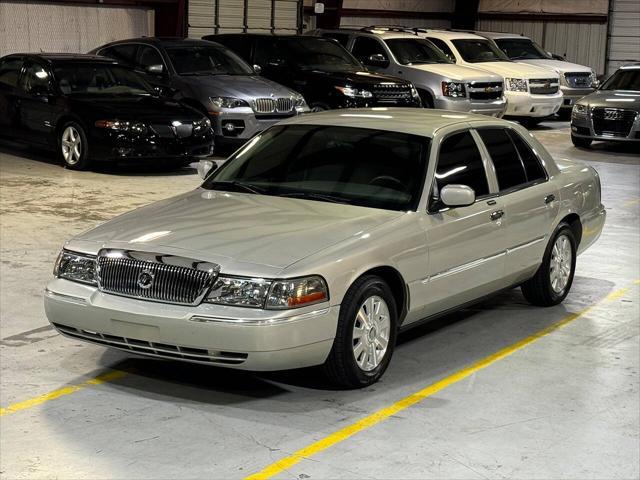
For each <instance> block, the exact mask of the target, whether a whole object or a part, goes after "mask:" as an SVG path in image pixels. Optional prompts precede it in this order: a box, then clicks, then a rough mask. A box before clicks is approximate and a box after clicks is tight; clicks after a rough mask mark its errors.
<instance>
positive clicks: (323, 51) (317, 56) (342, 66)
mask: <svg viewBox="0 0 640 480" xmlns="http://www.w3.org/2000/svg"><path fill="white" fill-rule="evenodd" d="M275 50H276V52H278V53H279V54H282V55H285V56H286V60H287V62H288V63H289V65H291V66H297V67H299V68H302V69H303V70H325V71H341V70H365V68H364V67H363V66H362V64H361V63H360V62H359V61H358V60H357V59H356V58H355V57H354V56H353V55H351V54H350V53H349V52H348V51H347V50H345V49H344V48H343V47H342V46H340V45H338V44H337V43H336V42H334V41H332V40H329V39H326V38H319V37H306V38H289V39H278V41H277V42H276V46H275Z"/></svg>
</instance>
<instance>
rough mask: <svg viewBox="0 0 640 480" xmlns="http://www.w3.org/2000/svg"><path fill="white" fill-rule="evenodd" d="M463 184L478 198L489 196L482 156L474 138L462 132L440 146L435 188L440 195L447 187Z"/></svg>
mask: <svg viewBox="0 0 640 480" xmlns="http://www.w3.org/2000/svg"><path fill="white" fill-rule="evenodd" d="M451 184H461V185H467V186H468V187H471V188H473V190H474V191H475V192H476V197H481V196H482V195H488V194H489V184H488V182H487V175H486V173H485V170H484V165H483V163H482V156H481V155H480V151H479V150H478V146H477V145H476V142H475V140H474V139H473V136H472V135H471V133H469V132H461V133H456V134H454V135H451V136H449V137H447V138H445V139H444V140H443V142H442V145H441V146H440V154H439V155H438V167H437V168H436V173H435V182H434V186H435V187H436V188H437V191H435V192H433V193H434V196H437V195H439V192H440V190H442V188H443V187H445V186H446V185H451Z"/></svg>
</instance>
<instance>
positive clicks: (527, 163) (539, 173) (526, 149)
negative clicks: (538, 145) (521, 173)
mask: <svg viewBox="0 0 640 480" xmlns="http://www.w3.org/2000/svg"><path fill="white" fill-rule="evenodd" d="M508 132H509V136H510V137H511V140H513V143H514V144H515V146H516V148H517V149H518V153H519V154H520V160H522V163H523V165H524V169H525V172H526V173H527V182H535V181H537V180H543V179H546V178H547V174H546V172H545V171H544V168H543V167H542V165H541V164H540V160H539V159H538V156H537V155H536V154H535V153H534V152H533V150H532V149H531V147H530V146H529V144H528V143H527V142H525V141H524V140H523V139H522V137H521V136H520V134H518V133H517V132H514V131H513V130H508Z"/></svg>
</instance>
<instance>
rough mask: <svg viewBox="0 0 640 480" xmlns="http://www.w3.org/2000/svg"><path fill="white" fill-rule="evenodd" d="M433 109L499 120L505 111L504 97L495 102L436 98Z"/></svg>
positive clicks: (505, 102)
mask: <svg viewBox="0 0 640 480" xmlns="http://www.w3.org/2000/svg"><path fill="white" fill-rule="evenodd" d="M434 107H435V108H438V109H441V110H453V111H455V112H467V113H479V114H482V115H489V116H492V117H497V118H500V117H502V115H504V112H505V110H506V109H507V101H506V100H505V98H504V97H502V98H499V99H497V100H472V99H470V98H451V97H442V96H440V97H436V99H435V100H434Z"/></svg>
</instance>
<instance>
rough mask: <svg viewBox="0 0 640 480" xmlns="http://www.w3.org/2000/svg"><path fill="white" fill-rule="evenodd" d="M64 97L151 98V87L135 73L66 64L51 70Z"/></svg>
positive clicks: (101, 65) (107, 66)
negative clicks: (135, 96) (146, 96)
mask: <svg viewBox="0 0 640 480" xmlns="http://www.w3.org/2000/svg"><path fill="white" fill-rule="evenodd" d="M54 75H55V78H56V80H57V81H58V86H59V87H60V90H62V93H64V94H65V95H78V94H80V95H81V94H85V95H151V94H152V89H151V87H150V86H149V85H148V84H147V83H146V82H145V81H144V80H142V78H140V77H139V76H138V75H137V74H136V73H135V72H133V71H131V70H129V69H127V68H124V67H120V66H118V65H113V64H102V63H100V64H97V63H93V64H91V63H68V64H63V65H59V66H57V67H55V68H54Z"/></svg>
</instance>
